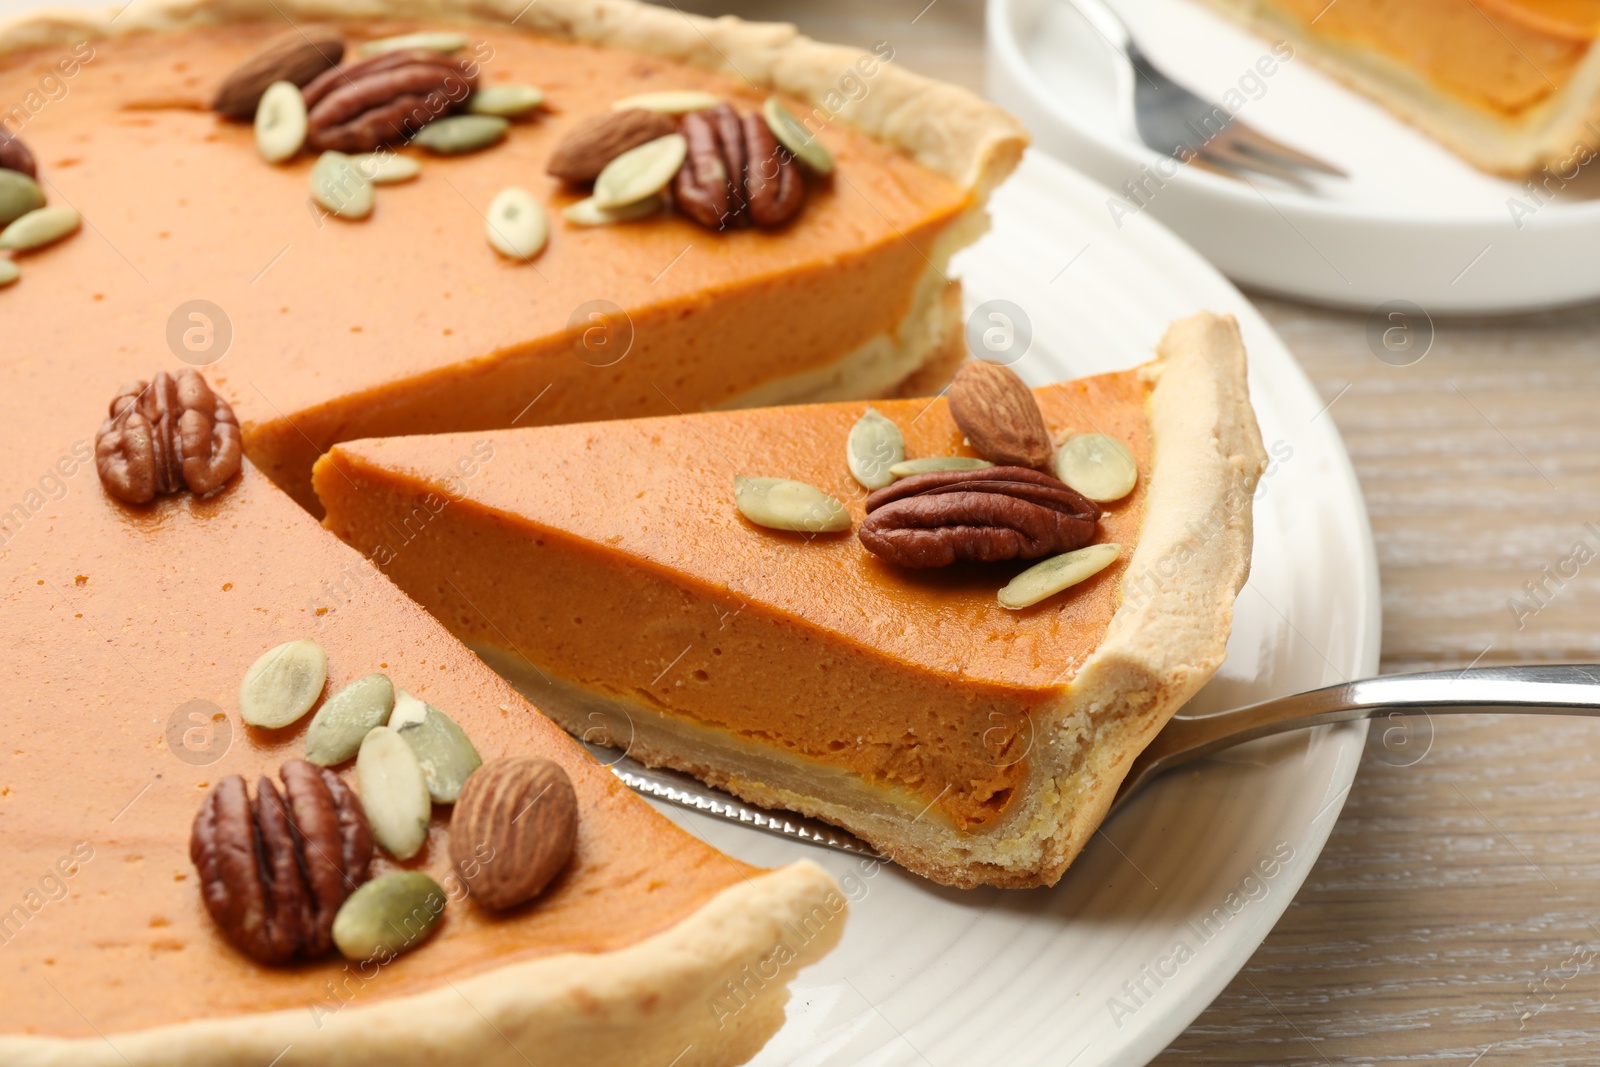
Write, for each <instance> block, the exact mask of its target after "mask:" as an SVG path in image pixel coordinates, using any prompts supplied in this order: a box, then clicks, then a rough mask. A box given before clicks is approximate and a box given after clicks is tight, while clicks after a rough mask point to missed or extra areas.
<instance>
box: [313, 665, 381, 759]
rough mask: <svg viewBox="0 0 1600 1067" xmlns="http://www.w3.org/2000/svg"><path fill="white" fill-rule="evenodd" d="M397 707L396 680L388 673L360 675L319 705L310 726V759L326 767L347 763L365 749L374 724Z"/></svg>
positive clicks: (379, 724) (377, 724) (379, 722)
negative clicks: (389, 676) (365, 739)
mask: <svg viewBox="0 0 1600 1067" xmlns="http://www.w3.org/2000/svg"><path fill="white" fill-rule="evenodd" d="M393 709H394V683H392V682H390V681H389V679H388V676H386V675H382V674H369V675H367V676H366V677H365V678H357V679H356V680H355V681H353V682H351V683H350V684H349V685H347V686H345V687H344V688H343V689H341V690H339V691H338V692H337V693H335V694H333V696H331V697H329V698H328V700H327V703H325V704H323V705H322V707H320V708H318V709H317V713H316V714H315V715H313V716H312V717H311V725H310V726H309V727H307V728H306V759H308V760H310V761H311V762H312V763H316V764H320V765H321V766H323V767H332V766H333V765H334V764H336V763H343V762H344V761H345V760H347V759H349V758H350V757H351V756H354V755H355V754H356V753H357V752H358V751H360V749H361V742H362V740H363V739H364V738H365V737H366V736H367V734H369V733H371V732H372V728H373V727H374V726H382V725H383V724H384V723H385V722H387V721H388V720H389V712H390V711H392V710H393Z"/></svg>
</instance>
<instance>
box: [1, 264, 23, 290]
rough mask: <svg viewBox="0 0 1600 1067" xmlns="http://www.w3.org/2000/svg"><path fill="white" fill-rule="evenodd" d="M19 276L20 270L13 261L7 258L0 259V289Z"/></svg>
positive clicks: (20, 275)
mask: <svg viewBox="0 0 1600 1067" xmlns="http://www.w3.org/2000/svg"><path fill="white" fill-rule="evenodd" d="M20 277H22V271H21V270H20V269H18V267H17V265H16V263H15V262H13V261H12V260H9V259H0V289H4V288H5V287H6V286H8V285H10V284H11V283H12V282H14V281H16V280H17V279H18V278H20Z"/></svg>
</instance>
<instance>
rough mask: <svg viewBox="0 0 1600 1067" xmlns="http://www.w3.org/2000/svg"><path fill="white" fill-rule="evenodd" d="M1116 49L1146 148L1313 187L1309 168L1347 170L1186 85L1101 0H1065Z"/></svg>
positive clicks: (1130, 114)
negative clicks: (1259, 127)
mask: <svg viewBox="0 0 1600 1067" xmlns="http://www.w3.org/2000/svg"><path fill="white" fill-rule="evenodd" d="M1067 3H1068V4H1070V5H1071V6H1072V7H1073V8H1074V9H1076V10H1077V12H1078V13H1079V14H1080V15H1082V16H1083V17H1084V19H1085V20H1086V21H1087V22H1088V23H1089V25H1090V26H1092V27H1093V28H1094V30H1095V32H1096V33H1098V34H1099V35H1100V36H1101V37H1103V38H1104V39H1105V41H1106V43H1107V44H1108V45H1110V46H1111V48H1112V49H1113V50H1114V51H1116V52H1117V53H1119V54H1120V56H1121V58H1122V60H1123V61H1124V62H1122V63H1121V64H1120V65H1119V68H1118V80H1119V83H1120V84H1119V85H1118V91H1119V93H1120V94H1121V97H1122V105H1121V106H1122V109H1123V120H1124V122H1125V123H1126V124H1127V125H1128V126H1129V128H1130V129H1132V130H1133V131H1134V132H1135V133H1136V134H1138V136H1139V140H1141V141H1143V142H1144V143H1145V145H1146V146H1147V147H1148V148H1151V149H1153V150H1154V151H1156V152H1159V153H1161V154H1162V155H1164V156H1172V157H1174V158H1177V159H1184V158H1185V157H1186V156H1188V155H1189V154H1191V153H1192V154H1193V155H1194V156H1196V157H1197V158H1198V159H1199V161H1200V162H1201V163H1203V164H1205V165H1207V167H1208V168H1209V169H1211V170H1213V171H1217V172H1219V173H1221V174H1224V175H1227V176H1229V177H1234V178H1237V177H1240V176H1242V175H1245V174H1251V173H1254V174H1263V175H1266V176H1267V177H1270V178H1274V179H1276V180H1278V181H1280V182H1285V183H1287V184H1289V185H1293V186H1296V187H1297V188H1300V189H1302V190H1305V191H1308V192H1314V191H1315V186H1314V185H1312V183H1311V182H1310V181H1309V180H1308V179H1307V175H1308V174H1323V175H1328V176H1331V177H1335V178H1346V177H1349V175H1347V174H1346V173H1345V172H1344V171H1343V170H1341V169H1339V168H1338V167H1336V166H1334V165H1333V164H1332V163H1329V162H1327V161H1325V160H1321V159H1318V158H1317V157H1316V156H1313V155H1310V154H1309V153H1306V152H1302V151H1300V150H1299V149H1298V148H1293V147H1291V146H1289V145H1286V144H1284V143H1283V142H1282V141H1278V140H1275V139H1273V138H1271V137H1268V136H1267V135H1266V134H1264V133H1262V132H1261V131H1260V130H1257V129H1255V128H1254V127H1252V126H1250V125H1248V124H1247V123H1245V122H1243V121H1241V120H1240V119H1238V118H1237V117H1235V116H1234V115H1231V114H1229V112H1228V111H1227V110H1226V109H1224V108H1222V107H1220V106H1219V105H1217V104H1213V103H1211V102H1210V101H1208V100H1205V99H1203V98H1202V97H1200V96H1197V95H1196V94H1194V93H1193V92H1190V91H1189V90H1188V89H1186V88H1184V86H1182V85H1180V84H1179V83H1178V82H1176V81H1174V80H1173V79H1172V78H1171V77H1170V76H1169V75H1168V74H1167V73H1166V72H1165V71H1163V70H1162V69H1161V68H1160V67H1157V66H1156V65H1155V64H1154V63H1152V62H1151V61H1150V58H1149V57H1148V56H1146V55H1145V54H1144V52H1143V50H1142V49H1140V47H1139V42H1138V41H1136V40H1134V38H1133V32H1132V31H1131V30H1129V29H1128V24H1127V23H1125V22H1123V21H1122V17H1121V16H1120V15H1118V14H1117V13H1116V12H1115V11H1114V10H1112V8H1111V7H1110V5H1108V4H1106V3H1105V0H1067Z"/></svg>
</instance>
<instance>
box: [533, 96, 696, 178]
mask: <svg viewBox="0 0 1600 1067" xmlns="http://www.w3.org/2000/svg"><path fill="white" fill-rule="evenodd" d="M677 128H678V124H677V123H676V122H675V121H673V118H672V116H671V115H663V114H661V113H660V112H656V111H646V110H644V109H643V108H629V109H628V110H626V111H608V112H606V113H605V114H603V115H596V116H595V117H594V118H592V119H590V120H589V121H587V122H585V123H582V124H581V125H579V126H577V127H575V128H573V130H572V131H571V132H570V133H568V134H567V135H566V137H564V138H562V140H561V143H560V144H558V145H556V150H555V151H554V152H552V153H551V154H550V162H549V163H547V164H545V168H544V169H545V172H546V173H547V174H551V175H553V176H554V177H557V178H560V179H561V180H563V181H569V182H579V183H581V182H592V181H594V180H595V179H596V178H598V177H599V176H600V172H601V171H602V170H605V168H606V164H607V163H610V162H611V161H612V160H613V159H616V158H617V157H618V156H620V155H622V153H624V152H626V151H627V150H628V149H630V148H637V147H639V146H640V145H642V144H645V143H647V142H649V141H654V140H655V139H656V138H658V137H665V136H666V135H667V134H669V133H672V132H673V131H675V130H676V129H677Z"/></svg>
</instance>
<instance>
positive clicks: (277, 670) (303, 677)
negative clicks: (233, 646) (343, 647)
mask: <svg viewBox="0 0 1600 1067" xmlns="http://www.w3.org/2000/svg"><path fill="white" fill-rule="evenodd" d="M327 680H328V654H327V653H326V652H324V651H322V646H321V645H319V644H317V643H316V642H315V641H312V640H308V639H301V640H299V641H286V642H284V643H283V644H281V645H279V646H278V647H276V648H272V649H268V650H267V651H266V652H263V653H262V654H261V658H259V659H257V660H256V661H255V662H254V663H252V664H251V665H250V669H249V670H248V671H245V672H244V681H243V682H240V683H239V716H240V717H241V718H242V719H244V721H245V722H247V723H249V724H250V725H251V726H260V727H262V728H263V729H267V730H277V729H281V728H282V727H285V726H288V725H289V724H290V723H292V722H295V721H296V720H298V719H299V718H300V717H301V716H302V715H304V714H305V713H306V712H308V711H310V710H311V705H313V704H315V703H316V702H317V697H319V696H321V695H322V686H323V685H324V683H326V682H327Z"/></svg>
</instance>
